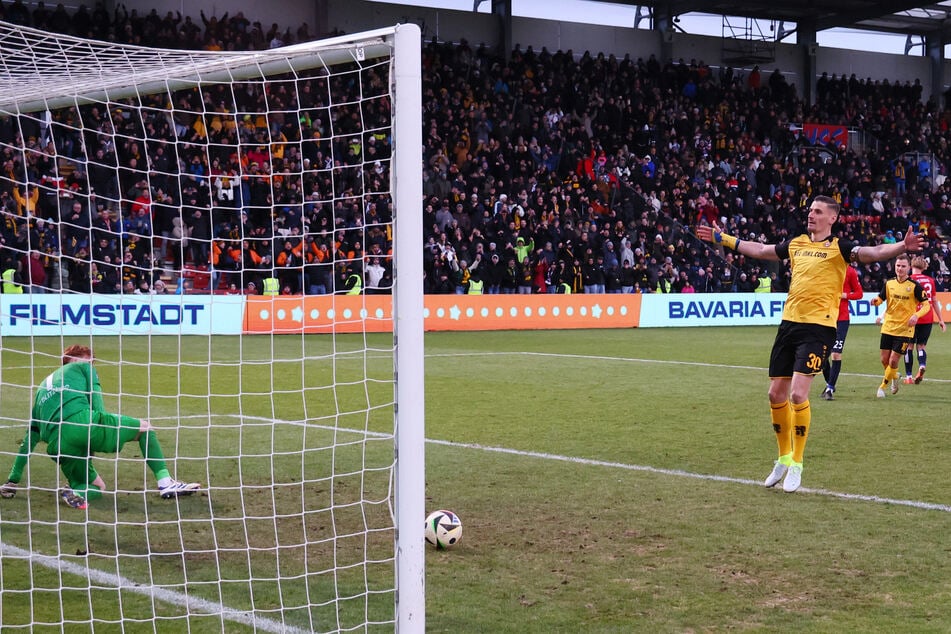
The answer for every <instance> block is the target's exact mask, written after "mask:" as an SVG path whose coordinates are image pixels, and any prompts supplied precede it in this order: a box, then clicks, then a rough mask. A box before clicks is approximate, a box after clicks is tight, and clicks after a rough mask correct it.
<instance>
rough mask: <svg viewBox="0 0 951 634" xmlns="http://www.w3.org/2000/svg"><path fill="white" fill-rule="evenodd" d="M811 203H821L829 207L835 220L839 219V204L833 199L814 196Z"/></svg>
mask: <svg viewBox="0 0 951 634" xmlns="http://www.w3.org/2000/svg"><path fill="white" fill-rule="evenodd" d="M812 202H815V203H822V204H823V205H827V206H829V207H831V208H832V211H833V212H835V216H836V218H838V217H839V211H840V210H841V207H840V206H839V203H837V202H836V201H835V198H830V197H829V196H816V197H815V198H813V199H812Z"/></svg>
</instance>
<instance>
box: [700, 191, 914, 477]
mask: <svg viewBox="0 0 951 634" xmlns="http://www.w3.org/2000/svg"><path fill="white" fill-rule="evenodd" d="M838 218H839V204H838V203H837V202H835V200H834V199H832V198H829V197H828V196H816V197H815V199H813V201H812V204H811V205H810V206H809V214H808V217H807V222H806V230H807V233H805V234H803V235H800V236H797V237H795V238H792V239H791V240H786V241H784V242H781V243H779V244H764V243H761V242H751V241H749V240H740V239H739V238H736V237H734V236H731V235H727V234H725V233H723V232H722V231H720V228H719V227H718V226H717V225H716V224H714V225H713V226H708V225H701V226H699V227H697V236H699V237H700V239H702V240H706V241H707V242H712V243H714V244H718V245H722V246H724V247H727V248H730V249H733V250H735V251H737V252H738V253H741V254H743V255H745V256H746V257H749V258H757V259H760V260H773V261H779V260H787V259H788V260H789V266H790V268H791V269H792V280H791V282H790V285H789V295H788V296H787V298H786V305H785V308H784V309H783V317H782V322H781V323H780V325H779V330H778V331H777V333H776V339H775V341H774V342H773V350H772V352H771V354H770V359H769V378H770V382H769V405H770V414H771V418H772V423H773V430H774V432H775V433H776V441H777V444H778V447H779V458H778V459H777V460H776V462H775V464H774V465H773V470H772V472H771V473H770V474H769V476H768V477H767V478H766V481H765V482H764V484H765V485H766V486H767V487H773V486H776V485H777V484H778V483H779V482H783V490H784V491H787V492H792V491H796V490H797V489H798V488H799V486H800V485H801V483H802V462H803V452H804V450H805V447H806V440H807V439H808V437H809V426H810V424H811V422H812V410H811V408H810V405H809V389H810V388H811V387H812V381H813V379H814V378H815V376H816V375H817V374H819V373H820V372H822V366H823V364H824V363H825V360H826V355H827V354H828V353H829V350H830V348H831V347H832V345H833V344H834V343H835V326H836V321H837V318H838V315H839V302H840V300H841V297H842V287H843V284H844V282H845V275H846V269H847V268H848V266H849V261H850V260H851V261H856V262H863V263H869V262H880V261H883V260H889V259H891V258H894V257H895V256H897V255H899V254H901V253H904V252H905V251H917V250H918V249H920V248H921V244H922V240H921V238H920V237H919V236H917V235H916V234H915V233H914V232H913V231H912V230H911V228H910V227H909V229H908V232H907V233H906V234H905V238H904V240H902V241H901V242H896V243H893V244H880V245H877V246H859V245H856V244H854V243H852V242H849V241H847V240H839V239H838V238H837V237H835V236H833V234H832V227H833V225H834V224H835V223H836V221H837V220H838Z"/></svg>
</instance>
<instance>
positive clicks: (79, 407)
mask: <svg viewBox="0 0 951 634" xmlns="http://www.w3.org/2000/svg"><path fill="white" fill-rule="evenodd" d="M104 409H105V406H104V405H103V402H102V387H101V386H100V385H99V375H98V374H96V369H95V368H93V367H92V363H90V362H88V361H84V362H73V363H67V364H66V365H64V366H63V367H61V368H59V369H57V370H56V371H55V372H53V373H52V374H50V375H49V376H48V377H46V378H45V379H43V382H42V383H41V384H40V385H39V387H37V390H36V396H35V397H34V399H33V413H32V416H33V422H34V424H37V425H38V426H39V428H40V436H41V437H42V438H43V440H46V441H48V440H49V438H48V436H47V434H48V432H49V431H51V430H52V429H55V427H54V426H53V425H49V424H45V423H59V422H60V421H63V420H69V419H70V418H71V417H72V416H74V415H75V414H78V413H79V412H82V411H86V412H89V411H94V412H95V411H103V410H104Z"/></svg>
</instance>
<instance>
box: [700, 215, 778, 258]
mask: <svg viewBox="0 0 951 634" xmlns="http://www.w3.org/2000/svg"><path fill="white" fill-rule="evenodd" d="M697 237H698V238H700V239H701V240H703V241H705V242H712V243H713V244H716V245H718V246H724V247H727V248H729V249H733V250H734V251H736V252H737V253H742V254H743V255H745V256H747V257H750V258H756V259H758V260H775V261H779V256H778V255H777V254H776V245H775V244H763V243H762V242H750V241H749V240H740V239H739V238H737V237H735V236H731V235H730V234H728V233H723V232H722V231H721V230H720V227H719V225H717V223H713V225H712V226H710V225H700V226H698V227H697Z"/></svg>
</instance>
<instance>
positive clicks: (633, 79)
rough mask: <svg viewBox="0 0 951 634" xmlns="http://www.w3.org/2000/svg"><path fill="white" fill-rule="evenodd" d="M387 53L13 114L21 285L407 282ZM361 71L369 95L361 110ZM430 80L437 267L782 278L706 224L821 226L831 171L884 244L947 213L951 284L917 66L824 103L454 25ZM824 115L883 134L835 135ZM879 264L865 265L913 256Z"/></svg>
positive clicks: (943, 273) (612, 287) (934, 262)
mask: <svg viewBox="0 0 951 634" xmlns="http://www.w3.org/2000/svg"><path fill="white" fill-rule="evenodd" d="M2 10H3V12H2V16H0V18H2V19H3V20H5V21H8V22H12V23H15V24H20V25H27V26H35V27H37V28H43V29H46V30H49V31H54V32H58V33H67V34H73V35H81V36H86V37H94V38H97V39H102V40H106V41H112V42H118V43H132V44H139V45H147V46H158V47H169V48H187V49H195V50H197V49H203V50H251V49H265V48H274V47H279V46H283V45H286V44H291V43H295V42H298V41H304V40H309V39H314V38H315V37H316V35H311V34H310V32H309V29H308V27H307V25H306V24H304V25H301V26H300V27H299V28H297V29H294V30H293V31H292V30H291V29H290V28H284V29H283V30H282V29H281V27H279V26H278V25H277V24H276V23H275V24H273V25H272V26H271V27H270V28H269V29H266V30H265V29H263V28H262V26H261V24H260V23H259V22H250V21H249V20H248V19H247V18H245V17H244V16H243V15H242V14H241V13H237V14H235V15H234V16H230V15H228V14H225V15H224V16H221V17H220V18H216V17H212V18H209V17H207V16H205V15H204V14H202V15H201V16H200V23H196V22H195V21H193V20H192V19H191V18H190V17H185V18H184V19H182V17H181V16H180V15H178V14H172V13H168V14H167V15H165V16H164V17H162V16H159V15H158V14H157V12H155V11H152V12H151V13H150V14H148V15H146V16H138V15H137V14H136V12H135V11H132V12H131V13H130V12H126V11H125V9H124V8H123V7H122V5H119V7H118V8H117V9H116V11H115V12H114V13H113V14H111V15H110V14H108V13H106V12H105V9H104V8H103V6H102V5H97V6H96V8H95V9H94V10H93V11H92V12H90V14H89V15H85V14H86V9H84V8H80V9H79V10H78V11H76V12H75V13H73V14H71V15H70V14H68V13H66V12H65V9H64V8H63V7H62V5H59V6H57V8H56V9H55V10H54V11H49V10H47V9H46V8H45V7H44V6H43V4H42V3H39V4H38V6H37V8H36V9H35V10H33V11H29V10H27V8H26V7H25V6H24V5H23V4H22V2H20V0H16V1H15V2H13V3H12V4H4V5H2ZM318 35H320V36H326V35H328V34H318ZM506 57H507V58H508V59H506ZM385 72H386V69H375V68H370V69H367V70H364V71H363V73H362V81H361V83H362V86H360V85H355V84H354V83H353V82H348V81H347V80H346V79H345V78H341V77H325V76H317V75H315V76H312V77H298V78H290V77H288V78H281V79H276V80H274V81H271V82H268V84H267V85H266V86H265V85H263V84H261V83H258V84H256V85H255V84H252V83H248V84H247V85H245V86H244V87H243V89H242V90H231V89H230V88H229V87H228V86H225V85H203V86H202V88H201V90H189V91H179V92H177V93H175V95H174V96H173V100H174V101H175V103H174V104H168V103H165V102H163V100H166V101H167V100H168V99H169V98H168V96H167V95H165V96H162V95H159V96H153V97H149V96H143V97H141V98H140V100H139V101H137V102H135V103H133V102H131V101H128V100H126V101H125V102H124V103H120V104H114V107H106V105H105V104H103V105H101V106H96V105H92V106H83V107H82V108H66V109H62V110H57V111H54V112H52V113H51V120H50V121H44V120H43V119H42V118H41V117H28V116H20V117H13V116H8V115H3V116H0V163H2V169H0V213H2V214H3V223H2V227H0V242H2V271H3V282H5V284H4V290H5V291H7V290H8V288H9V289H13V288H14V287H15V283H14V280H19V281H20V282H22V284H23V285H24V286H26V287H29V289H30V290H31V291H33V292H44V290H49V291H59V290H61V289H69V290H72V291H78V292H89V291H92V292H102V293H115V292H129V293H136V292H139V293H141V292H146V293H152V292H167V289H165V288H164V286H165V284H164V282H165V280H167V279H169V278H170V277H171V279H174V280H176V281H177V282H178V284H177V285H178V287H179V288H183V287H184V286H185V285H186V284H194V283H195V280H196V279H201V276H205V277H206V278H207V281H208V287H209V288H208V289H204V288H203V289H202V290H204V292H208V290H217V291H219V292H231V293H241V292H244V293H249V292H253V293H257V292H261V290H262V288H263V287H265V286H268V284H267V282H268V280H271V279H276V280H278V282H279V284H278V286H277V288H276V289H275V288H270V289H269V290H270V292H275V291H276V292H280V293H288V294H294V293H314V294H319V293H328V292H353V291H354V289H355V290H356V291H357V292H361V291H365V292H380V293H385V292H388V290H389V287H390V285H391V266H392V263H391V258H390V256H391V246H392V244H391V239H392V235H391V220H392V218H391V209H390V200H389V197H388V189H389V161H390V147H391V146H390V142H391V139H390V138H389V136H388V133H387V132H388V131H387V130H386V125H387V124H386V121H387V118H388V101H387V99H386V94H385V91H386V85H387V80H386V77H385ZM358 90H360V91H361V94H364V95H370V98H369V99H365V100H364V101H363V102H362V104H361V107H360V108H359V109H356V108H355V107H353V106H352V105H350V104H352V103H356V99H355V97H356V95H357V91H358ZM423 91H424V94H423V110H424V111H423V113H422V114H423V126H424V128H423V131H424V135H423V136H424V143H425V147H424V155H423V159H424V164H423V170H424V172H423V181H424V210H423V212H424V227H425V229H424V230H425V236H424V238H425V243H426V247H425V259H426V266H425V270H426V282H425V285H426V292H429V293H464V292H485V293H546V292H572V293H592V292H609V293H612V292H642V293H649V292H679V293H690V292H697V293H703V292H729V291H737V292H753V291H757V290H759V291H766V290H772V291H783V290H785V288H786V287H787V284H788V280H789V270H788V267H786V266H784V265H783V264H774V265H767V264H765V263H762V262H754V261H747V260H746V259H745V258H744V257H743V256H737V255H736V254H733V253H723V252H722V251H718V250H716V249H714V248H712V247H710V245H705V244H704V243H701V242H700V241H699V240H697V239H696V237H695V236H694V233H693V231H692V229H691V228H692V227H695V226H696V225H697V224H698V223H713V222H717V223H718V224H720V225H721V226H722V227H723V228H724V229H726V230H727V231H729V232H730V233H732V234H734V235H736V236H737V237H739V238H742V239H744V240H762V241H765V242H779V241H781V240H783V239H785V238H786V237H790V236H793V235H796V234H798V233H801V232H802V231H803V223H804V216H803V211H802V210H803V208H804V206H805V203H806V202H807V201H808V200H809V199H810V197H812V196H813V195H816V194H826V195H830V196H832V197H833V198H835V199H836V200H837V201H839V202H840V204H841V205H842V210H843V212H842V213H843V216H844V217H845V218H846V219H847V220H848V222H842V223H840V224H839V225H838V227H839V231H840V232H841V234H842V235H843V236H847V237H849V238H850V239H852V240H855V241H858V242H859V243H861V244H877V243H879V242H883V241H885V242H887V241H892V240H901V238H902V235H903V232H905V231H907V229H908V227H909V226H912V227H913V228H914V230H915V231H919V232H922V233H924V234H925V235H927V236H928V237H929V244H928V247H927V248H926V250H925V255H926V256H927V257H928V261H929V269H928V273H929V274H930V275H932V276H934V277H935V279H936V280H937V282H938V286H939V289H938V290H947V285H948V274H949V266H951V254H949V252H948V247H947V243H946V242H945V241H944V240H943V238H942V236H943V235H946V234H947V232H948V231H951V207H949V202H948V196H949V194H951V191H949V190H951V185H948V184H946V182H945V180H944V178H945V175H946V171H947V168H948V166H949V165H951V143H949V140H951V132H949V121H951V118H949V113H948V112H946V111H945V110H944V109H942V108H940V107H939V105H938V104H937V103H936V102H935V101H934V100H931V101H928V102H923V101H922V87H921V85H920V83H919V82H918V81H917V80H916V81H914V82H911V81H905V82H895V83H890V82H889V81H888V80H886V79H881V80H873V79H871V78H868V79H858V78H856V77H855V76H854V75H853V76H851V77H848V78H846V77H845V76H844V75H841V76H839V75H833V76H831V77H830V76H827V75H825V74H824V75H823V76H822V77H821V78H819V81H818V86H817V101H816V104H815V105H814V106H810V105H809V104H807V103H804V102H803V101H802V99H801V98H800V97H799V96H798V95H797V92H796V89H795V88H794V87H793V86H792V85H790V84H789V83H787V81H786V79H785V77H784V76H783V74H782V73H781V72H780V70H779V69H774V70H773V71H772V72H769V73H765V72H761V70H760V69H759V68H758V67H757V68H753V69H752V70H751V71H747V72H742V73H741V72H738V71H735V70H734V69H731V68H729V67H723V68H719V69H712V68H710V67H709V66H707V65H706V64H704V63H703V62H702V61H698V60H690V61H689V62H687V61H684V60H677V61H671V62H664V61H661V60H658V59H656V58H655V57H653V56H652V57H650V58H648V59H632V58H630V57H625V58H623V59H618V58H615V57H613V56H605V55H602V54H591V53H589V52H584V53H582V54H576V53H575V52H573V51H558V52H554V53H552V52H549V51H548V50H546V49H542V50H540V51H535V50H533V49H532V48H531V47H529V48H526V49H524V50H522V48H521V47H518V46H516V48H515V50H514V51H511V52H510V55H508V56H502V55H500V54H499V53H498V52H496V51H490V50H488V49H487V48H486V47H484V46H479V47H477V48H473V47H471V46H470V45H469V44H468V43H467V42H465V41H462V42H460V43H458V44H450V43H440V42H437V41H435V40H434V41H430V42H428V43H426V44H425V45H424V49H423ZM330 92H332V93H333V94H335V95H341V96H343V98H340V99H336V100H335V101H334V102H333V103H329V102H328V100H327V95H328V93H330ZM350 97H353V98H352V99H351V98H350ZM170 105H171V106H173V108H170V107H169V106H170ZM298 110H299V112H300V116H299V117H298V116H293V117H285V116H284V112H285V111H298ZM240 113H247V114H240ZM79 123H81V124H82V125H81V127H80V126H79V125H78V124H79ZM805 123H818V124H827V125H845V126H848V127H849V128H851V129H853V130H856V131H858V132H859V133H861V134H864V135H865V136H864V137H863V139H864V141H863V143H860V144H853V143H848V144H842V143H835V144H827V145H818V146H817V145H813V144H811V143H810V142H809V141H808V139H806V138H805V136H804V135H803V134H802V125H803V124H805ZM853 146H855V147H853ZM56 156H59V157H61V159H60V160H57V159H56ZM64 159H65V160H64ZM169 272H171V273H172V275H171V276H169V275H168V273H169ZM859 273H860V279H861V282H862V285H863V287H864V288H865V289H866V290H873V289H874V290H877V289H879V288H880V286H881V284H882V282H883V280H884V279H885V278H886V277H887V276H890V275H891V272H890V266H889V265H879V264H873V265H869V266H863V267H861V268H860V270H859ZM163 276H164V278H165V279H163ZM355 285H356V286H355ZM197 288H198V285H196V289H197ZM186 290H187V289H186Z"/></svg>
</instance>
